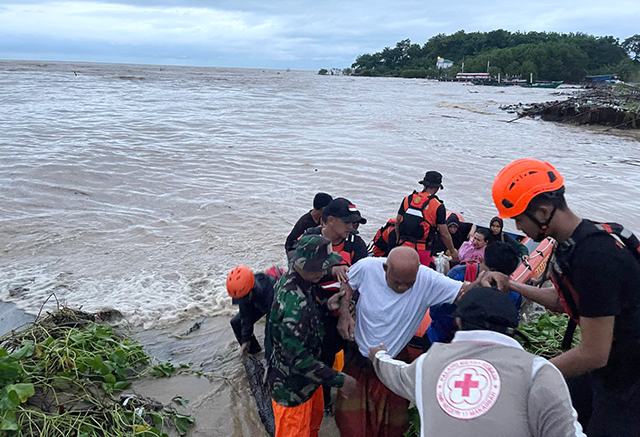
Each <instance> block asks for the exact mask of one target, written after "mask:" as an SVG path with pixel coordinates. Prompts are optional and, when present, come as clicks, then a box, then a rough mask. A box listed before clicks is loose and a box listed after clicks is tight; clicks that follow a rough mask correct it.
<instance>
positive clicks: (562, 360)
mask: <svg viewBox="0 0 640 437" xmlns="http://www.w3.org/2000/svg"><path fill="white" fill-rule="evenodd" d="M492 194H493V201H494V203H495V205H496V207H497V208H498V212H499V215H500V217H501V218H513V219H514V220H515V223H516V227H517V228H518V229H519V230H521V231H523V232H524V233H525V234H527V235H528V236H529V237H531V238H533V239H534V240H535V241H542V240H543V239H544V238H545V237H552V238H554V239H555V240H556V241H557V242H558V246H557V248H556V249H555V251H554V255H555V261H554V262H553V264H552V268H551V279H552V280H553V283H554V287H549V288H537V287H533V286H529V285H525V284H520V283H516V282H514V281H509V280H508V278H507V277H502V278H501V284H500V285H501V288H503V289H506V288H509V289H511V290H514V291H517V292H519V293H520V294H522V295H523V296H524V297H526V298H529V299H531V300H533V301H535V302H538V303H539V304H541V305H543V306H545V307H546V308H548V309H550V310H552V311H556V312H566V313H568V314H569V315H570V316H571V318H572V320H574V321H575V322H576V323H579V324H580V328H581V339H580V343H579V345H578V346H577V347H575V348H573V349H571V350H568V351H567V352H564V353H562V354H561V355H559V356H557V357H555V358H553V359H552V360H551V362H552V363H553V364H554V365H555V366H556V367H558V369H560V371H561V372H562V374H563V375H564V376H565V377H566V378H574V377H578V376H581V375H585V374H588V378H582V379H581V380H582V381H583V382H586V383H588V384H589V387H588V390H586V392H587V393H588V394H591V395H592V413H591V417H590V420H589V422H588V427H587V428H586V431H587V434H588V435H589V436H590V437H600V436H638V435H640V414H638V405H640V372H638V370H637V367H638V363H639V362H640V263H639V262H638V259H636V258H634V256H638V257H640V253H638V250H639V249H638V246H637V245H638V240H637V239H635V237H634V236H633V234H631V233H630V232H628V231H627V232H625V231H624V230H621V231H620V232H619V234H616V235H613V234H612V233H610V232H609V231H613V228H614V226H613V225H607V226H601V225H597V224H596V223H594V222H591V221H589V220H585V219H582V218H580V217H578V216H577V215H576V214H574V213H573V211H571V209H569V207H568V206H567V202H566V201H565V197H564V178H563V177H562V175H561V174H560V173H559V172H558V171H557V170H556V169H555V168H554V167H553V166H552V165H551V164H549V163H547V162H543V161H539V160H537V159H519V160H516V161H514V162H512V163H510V164H509V165H507V166H506V167H504V168H503V169H502V170H501V171H500V173H498V175H497V176H496V178H495V180H494V182H493V189H492ZM615 227H617V228H619V229H623V228H622V227H621V226H620V225H615ZM634 239H635V240H634ZM623 240H624V241H627V243H634V244H635V247H633V248H632V247H631V246H630V245H627V246H625V245H624V244H622V243H623ZM639 259H640V258H639ZM570 337H571V335H569V340H570ZM574 381H575V380H574ZM574 381H569V383H570V386H571V385H572V384H573V382H574ZM581 401H585V399H584V398H582V397H575V398H574V404H575V405H577V404H578V403H580V402H581ZM587 403H588V400H587ZM579 412H580V413H581V414H582V413H583V411H579ZM584 413H585V414H587V415H588V411H584ZM583 416H584V415H583ZM586 419H587V417H581V421H585V422H586Z"/></svg>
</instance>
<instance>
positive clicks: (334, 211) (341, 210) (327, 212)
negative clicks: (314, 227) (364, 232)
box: [322, 197, 367, 224]
mask: <svg viewBox="0 0 640 437" xmlns="http://www.w3.org/2000/svg"><path fill="white" fill-rule="evenodd" d="M329 216H334V217H338V218H340V219H342V220H344V221H345V222H347V223H362V224H365V223H366V222H367V220H366V219H364V218H363V217H362V216H361V215H360V211H358V209H357V208H356V206H355V205H354V204H353V203H351V202H350V201H348V200H347V199H345V198H344V197H338V198H336V199H333V200H332V201H331V202H329V204H328V205H327V206H325V207H324V212H323V213H322V217H329Z"/></svg>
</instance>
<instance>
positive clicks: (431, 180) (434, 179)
mask: <svg viewBox="0 0 640 437" xmlns="http://www.w3.org/2000/svg"><path fill="white" fill-rule="evenodd" d="M418 183H419V184H422V185H424V186H425V187H438V188H440V189H442V190H444V187H443V186H442V175H441V174H440V173H438V172H437V171H428V172H426V173H425V174H424V178H423V179H422V180H421V181H418Z"/></svg>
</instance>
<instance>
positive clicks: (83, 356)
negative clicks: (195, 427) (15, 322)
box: [0, 308, 194, 437]
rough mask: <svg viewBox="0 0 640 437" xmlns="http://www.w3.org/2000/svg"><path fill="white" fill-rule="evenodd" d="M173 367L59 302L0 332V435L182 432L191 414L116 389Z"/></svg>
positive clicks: (157, 436) (155, 435)
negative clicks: (58, 305)
mask: <svg viewBox="0 0 640 437" xmlns="http://www.w3.org/2000/svg"><path fill="white" fill-rule="evenodd" d="M175 371H176V368H175V367H174V366H173V365H171V364H170V363H162V364H157V365H154V362H153V360H152V359H151V358H150V357H149V356H148V355H147V354H146V353H145V352H144V350H143V348H142V346H141V345H140V344H139V343H138V342H136V341H133V340H131V339H129V338H127V337H125V336H123V335H121V334H119V333H117V332H115V331H114V330H113V328H111V327H110V326H108V325H105V324H102V323H98V322H97V321H96V317H95V315H93V314H89V313H85V312H82V311H78V310H73V309H69V308H63V309H61V310H58V311H55V312H53V313H51V314H49V315H48V316H46V317H44V318H43V319H41V320H38V321H36V322H34V323H33V324H32V325H30V326H29V327H27V328H26V329H24V330H22V331H19V332H10V333H8V334H6V335H5V336H3V337H1V338H0V387H2V388H1V389H0V435H2V436H5V435H6V436H7V437H23V436H35V437H40V436H42V437H48V436H74V437H107V436H109V437H124V436H134V435H135V436H141V437H166V436H167V434H166V432H165V431H166V430H167V429H168V427H169V426H171V427H174V428H175V429H176V430H177V431H178V433H179V434H180V435H186V434H187V431H188V429H189V427H190V426H191V425H192V424H193V422H194V419H193V418H192V417H191V416H187V415H183V414H180V413H178V412H177V411H176V410H175V408H174V407H172V406H164V405H162V404H160V403H158V402H156V401H154V400H153V399H146V398H142V397H138V396H134V395H124V394H122V392H123V390H126V389H128V388H129V387H130V386H131V383H132V381H134V380H136V379H138V378H141V377H142V376H145V375H148V374H150V375H153V376H157V377H168V376H170V375H171V374H172V373H174V372H175ZM180 399H182V398H180Z"/></svg>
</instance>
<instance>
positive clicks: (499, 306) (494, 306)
mask: <svg viewBox="0 0 640 437" xmlns="http://www.w3.org/2000/svg"><path fill="white" fill-rule="evenodd" d="M453 316H454V317H460V319H462V325H463V327H464V325H465V324H466V325H467V326H472V327H474V328H476V329H489V330H491V331H497V332H502V333H509V331H510V330H509V328H517V327H518V311H517V310H516V307H515V305H514V304H513V301H512V300H511V299H510V298H509V295H508V294H507V293H505V292H503V291H500V290H496V289H495V288H489V287H478V288H473V289H471V290H469V291H468V292H466V293H465V294H464V296H462V298H461V299H460V302H458V305H457V308H456V310H455V311H454V313H453Z"/></svg>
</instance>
